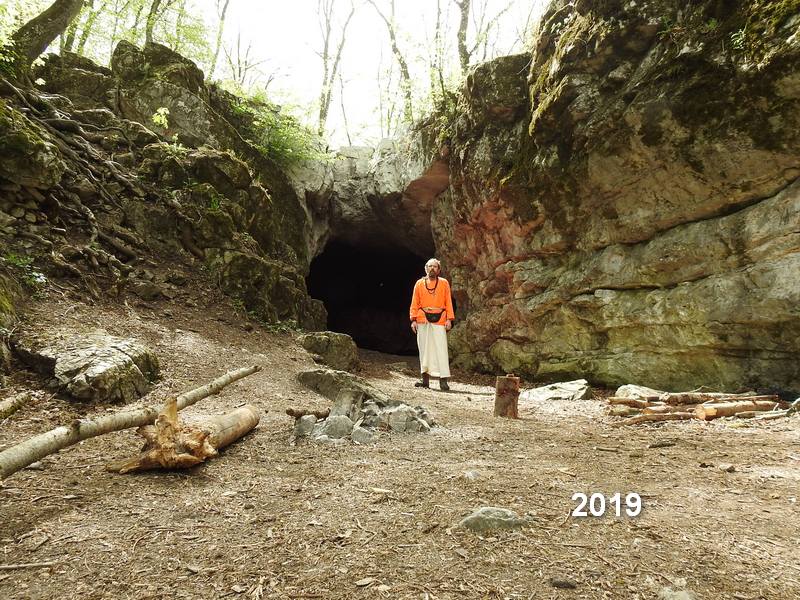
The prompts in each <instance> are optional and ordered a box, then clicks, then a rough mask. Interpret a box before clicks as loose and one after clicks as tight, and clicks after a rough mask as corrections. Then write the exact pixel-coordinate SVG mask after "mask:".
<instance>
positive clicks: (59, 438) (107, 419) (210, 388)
mask: <svg viewBox="0 0 800 600" xmlns="http://www.w3.org/2000/svg"><path fill="white" fill-rule="evenodd" d="M260 370H261V367H259V366H252V367H245V368H242V369H237V370H235V371H229V372H228V373H226V374H225V375H223V376H222V377H219V378H217V379H215V380H214V381H212V382H211V383H209V384H207V385H204V386H202V387H199V388H196V389H194V390H191V391H189V392H187V393H185V394H182V395H180V396H178V398H177V400H176V406H177V410H181V409H183V408H186V407H187V406H191V405H192V404H194V403H196V402H197V401H199V400H202V399H203V398H206V397H207V396H211V395H212V394H217V393H219V391H220V390H221V389H222V388H224V387H225V386H226V385H229V384H231V383H233V382H234V381H237V380H239V379H241V378H243V377H247V376H248V375H252V374H253V373H255V372H256V371H260ZM156 416H158V409H156V408H153V407H147V408H141V409H139V410H132V411H124V412H119V413H115V414H110V415H105V416H102V417H99V418H98V419H95V420H93V421H82V420H80V419H76V420H75V421H74V422H73V423H72V424H71V425H69V426H64V427H57V428H56V429H53V430H51V431H48V432H47V433H42V434H40V435H37V436H35V437H32V438H30V439H29V440H26V441H24V442H22V443H20V444H17V445H16V446H11V447H10V448H7V449H5V450H3V451H2V452H0V480H3V479H5V478H6V477H8V476H9V475H12V474H14V473H16V472H17V471H19V470H20V469H23V468H25V467H27V466H28V465H29V464H31V463H34V462H36V461H37V460H41V459H42V458H44V457H45V456H47V455H49V454H53V453H54V452H58V451H59V450H61V449H62V448H66V447H67V446H72V445H73V444H77V443H78V442H81V441H83V440H87V439H89V438H92V437H96V436H98V435H102V434H104V433H109V432H111V431H120V430H122V429H128V428H130V427H141V426H142V425H148V424H150V423H153V422H154V421H155V419H156Z"/></svg>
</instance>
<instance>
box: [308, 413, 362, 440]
mask: <svg viewBox="0 0 800 600" xmlns="http://www.w3.org/2000/svg"><path fill="white" fill-rule="evenodd" d="M351 431H353V422H352V421H351V420H350V419H349V418H348V417H345V416H344V415H337V416H333V417H328V418H327V419H325V420H323V421H318V422H317V424H316V425H315V426H314V437H320V436H327V437H329V438H331V439H334V440H338V439H340V438H346V437H347V436H349V435H350V432H351Z"/></svg>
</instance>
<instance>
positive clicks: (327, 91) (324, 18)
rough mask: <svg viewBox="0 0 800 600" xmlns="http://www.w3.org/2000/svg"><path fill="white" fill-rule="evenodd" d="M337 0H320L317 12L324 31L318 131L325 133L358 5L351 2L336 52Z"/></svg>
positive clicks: (320, 133)
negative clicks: (335, 14) (335, 17)
mask: <svg viewBox="0 0 800 600" xmlns="http://www.w3.org/2000/svg"><path fill="white" fill-rule="evenodd" d="M334 3H335V0H319V4H318V5H317V12H318V14H319V16H320V24H319V25H320V30H321V31H322V52H318V53H317V54H318V55H319V57H320V58H321V59H322V89H321V90H320V94H319V118H318V125H317V133H319V135H323V134H324V133H325V124H326V123H327V121H328V111H329V110H330V106H331V95H332V93H333V82H334V81H335V79H336V74H337V73H338V71H339V62H340V61H341V59H342V50H343V49H344V43H345V39H346V36H347V27H348V26H349V25H350V20H351V19H352V18H353V15H354V14H355V11H356V7H355V5H354V4H352V3H351V4H350V13H349V14H348V15H347V19H345V22H344V25H343V26H342V31H341V35H340V37H339V44H338V45H337V47H336V52H335V54H333V53H332V52H331V50H332V47H333V44H332V29H333V20H334V11H333V5H334Z"/></svg>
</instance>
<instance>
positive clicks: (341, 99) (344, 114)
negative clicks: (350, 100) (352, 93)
mask: <svg viewBox="0 0 800 600" xmlns="http://www.w3.org/2000/svg"><path fill="white" fill-rule="evenodd" d="M339 103H340V104H341V107H342V120H343V121H344V133H345V135H346V136H347V145H348V146H352V145H353V140H352V139H350V126H349V125H348V124H347V110H346V109H345V107H344V80H343V79H342V72H341V71H339Z"/></svg>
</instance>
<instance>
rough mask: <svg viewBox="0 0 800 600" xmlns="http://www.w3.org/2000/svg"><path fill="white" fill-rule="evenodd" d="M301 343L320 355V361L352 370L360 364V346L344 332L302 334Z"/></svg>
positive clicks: (341, 368)
mask: <svg viewBox="0 0 800 600" xmlns="http://www.w3.org/2000/svg"><path fill="white" fill-rule="evenodd" d="M299 342H300V345H302V346H303V348H305V349H306V350H308V351H309V352H311V353H313V354H317V355H318V356H319V357H320V362H322V363H324V364H326V365H329V366H331V367H333V368H334V369H339V370H341V371H350V370H352V369H354V368H355V367H356V366H357V365H358V348H357V347H356V344H355V342H354V341H353V338H351V337H350V336H349V335H346V334H344V333H336V332H333V331H315V332H313V333H307V334H305V335H302V336H300V339H299Z"/></svg>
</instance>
